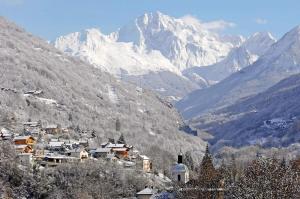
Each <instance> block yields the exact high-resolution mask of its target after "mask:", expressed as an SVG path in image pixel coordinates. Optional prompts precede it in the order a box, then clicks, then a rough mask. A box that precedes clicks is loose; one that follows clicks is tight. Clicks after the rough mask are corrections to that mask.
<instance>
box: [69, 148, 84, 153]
mask: <svg viewBox="0 0 300 199" xmlns="http://www.w3.org/2000/svg"><path fill="white" fill-rule="evenodd" d="M81 151H84V152H86V151H85V150H84V149H80V148H76V149H71V150H68V151H67V153H80V152H81Z"/></svg>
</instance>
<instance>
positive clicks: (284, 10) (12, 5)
mask: <svg viewBox="0 0 300 199" xmlns="http://www.w3.org/2000/svg"><path fill="white" fill-rule="evenodd" d="M155 11H161V12H162V13H164V14H168V15H171V16H174V17H182V16H185V15H192V16H194V17H196V18H198V19H199V20H201V21H203V22H208V21H215V20H225V21H228V22H232V23H234V24H235V26H234V27H230V28H227V29H226V30H224V32H225V33H230V34H242V35H245V36H247V35H249V34H251V33H253V32H256V31H270V32H272V33H273V34H274V35H275V36H276V37H277V38H278V37H280V36H282V35H283V34H284V33H285V32H287V31H289V30H290V29H291V28H293V27H294V26H296V25H300V1H299V0H247V1H246V0H207V1H202V0H106V1H104V0H85V1H84V0H0V15H1V16H4V17H6V18H8V19H10V20H12V21H14V22H16V23H17V24H19V25H21V26H23V27H24V28H25V29H26V30H27V31H29V32H31V33H33V34H35V35H38V36H40V37H42V38H44V39H47V40H53V39H54V38H56V37H57V36H60V35H64V34H67V33H70V32H74V31H80V30H83V29H85V28H91V27H97V28H100V29H101V31H102V32H104V33H109V32H112V31H115V30H117V29H118V28H119V27H121V26H122V25H124V24H126V23H128V22H130V21H131V20H133V19H134V18H136V17H138V16H140V15H142V14H143V13H145V12H155Z"/></svg>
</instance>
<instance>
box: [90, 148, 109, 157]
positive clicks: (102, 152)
mask: <svg viewBox="0 0 300 199" xmlns="http://www.w3.org/2000/svg"><path fill="white" fill-rule="evenodd" d="M92 154H93V157H94V158H107V157H108V155H109V154H114V153H113V150H112V148H97V149H95V150H93V151H92Z"/></svg>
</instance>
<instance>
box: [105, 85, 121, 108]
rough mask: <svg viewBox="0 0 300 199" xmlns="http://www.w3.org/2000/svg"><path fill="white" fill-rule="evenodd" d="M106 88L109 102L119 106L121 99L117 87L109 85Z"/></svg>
mask: <svg viewBox="0 0 300 199" xmlns="http://www.w3.org/2000/svg"><path fill="white" fill-rule="evenodd" d="M106 87H107V94H108V98H109V100H110V101H111V102H112V103H114V104H119V101H120V99H119V97H118V96H117V94H116V89H115V87H113V86H112V85H110V84H107V85H106Z"/></svg>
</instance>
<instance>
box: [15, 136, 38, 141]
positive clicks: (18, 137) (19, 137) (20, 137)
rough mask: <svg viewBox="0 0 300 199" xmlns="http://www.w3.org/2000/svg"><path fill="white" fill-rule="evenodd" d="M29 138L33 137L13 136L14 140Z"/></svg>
mask: <svg viewBox="0 0 300 199" xmlns="http://www.w3.org/2000/svg"><path fill="white" fill-rule="evenodd" d="M29 138H33V137H32V136H17V137H15V138H14V140H27V139H29ZM33 139H34V138H33Z"/></svg>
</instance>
